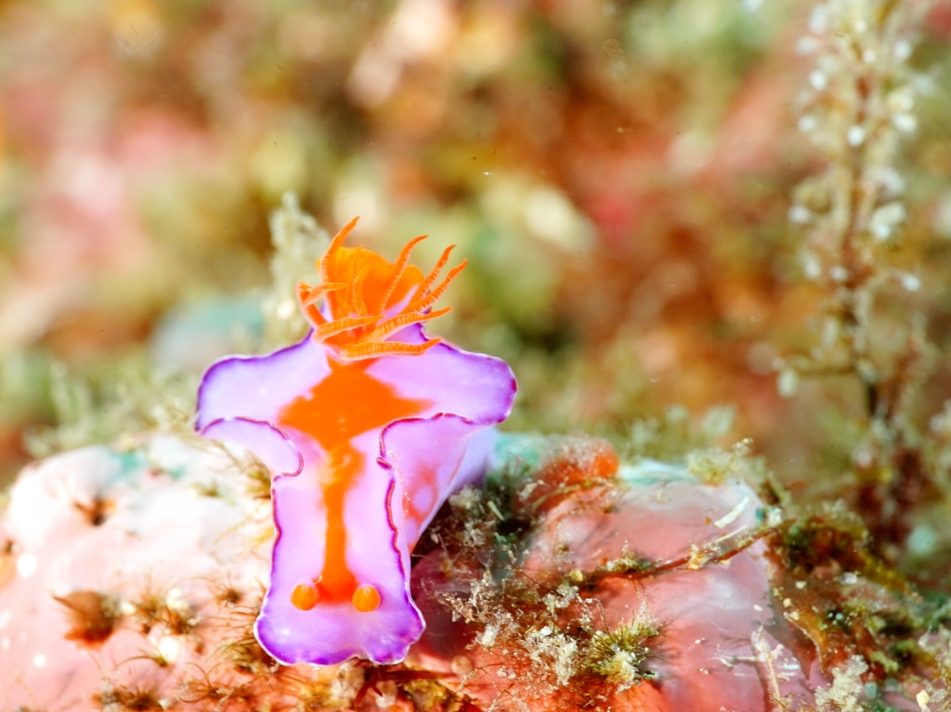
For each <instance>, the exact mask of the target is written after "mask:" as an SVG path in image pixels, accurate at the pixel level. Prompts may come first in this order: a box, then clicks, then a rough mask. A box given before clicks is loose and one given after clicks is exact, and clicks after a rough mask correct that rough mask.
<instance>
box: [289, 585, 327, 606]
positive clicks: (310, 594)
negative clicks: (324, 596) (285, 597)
mask: <svg viewBox="0 0 951 712" xmlns="http://www.w3.org/2000/svg"><path fill="white" fill-rule="evenodd" d="M319 600H320V593H318V591H317V587H316V586H315V585H314V584H313V582H311V581H308V580H306V579H303V580H302V581H301V582H300V583H298V584H297V585H296V586H294V590H293V591H291V603H292V604H293V605H294V608H297V609H298V610H301V611H309V610H310V609H311V608H313V607H314V606H316V605H317V601H319Z"/></svg>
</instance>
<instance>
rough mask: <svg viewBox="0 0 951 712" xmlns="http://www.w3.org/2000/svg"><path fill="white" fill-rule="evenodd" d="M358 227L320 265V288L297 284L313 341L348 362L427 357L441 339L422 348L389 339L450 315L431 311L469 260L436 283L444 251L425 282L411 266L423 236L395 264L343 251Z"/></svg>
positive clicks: (348, 227)
mask: <svg viewBox="0 0 951 712" xmlns="http://www.w3.org/2000/svg"><path fill="white" fill-rule="evenodd" d="M356 223H357V218H354V219H353V220H351V221H350V222H349V223H348V224H347V225H346V226H345V227H344V228H343V229H342V230H341V231H340V232H338V233H337V234H336V236H335V237H334V239H333V240H332V241H331V243H330V246H329V247H328V248H327V252H326V253H325V254H324V256H323V257H322V258H321V259H320V260H319V262H318V263H317V270H318V272H319V274H320V284H318V285H316V286H314V287H311V286H310V285H307V284H305V283H303V282H301V283H299V284H298V285H297V297H298V299H299V300H300V303H301V307H302V308H303V310H304V314H305V315H306V316H307V319H308V321H310V323H311V324H312V325H313V327H314V334H313V339H314V341H316V342H317V343H323V344H326V345H327V346H330V347H332V348H333V349H334V350H335V351H336V352H337V354H339V355H340V356H341V357H343V358H345V359H349V360H358V359H365V358H374V357H376V356H381V355H383V354H392V355H401V354H407V355H412V354H421V353H423V352H424V351H426V350H427V349H429V348H431V347H433V346H435V345H436V344H438V343H439V342H440V341H441V339H439V338H432V339H428V340H426V341H424V342H423V343H420V344H409V343H405V342H402V341H388V340H387V339H388V338H389V337H390V336H392V335H393V334H395V333H396V332H397V331H399V330H400V329H403V328H405V327H407V326H410V325H411V324H419V323H422V322H424V321H429V320H430V319H435V318H436V317H438V316H442V315H443V314H446V313H447V312H449V311H450V310H451V309H452V307H445V308H443V309H436V310H435V311H429V310H430V309H431V308H432V306H433V305H434V304H435V303H436V301H437V300H438V299H439V297H441V296H442V294H443V292H445V291H446V289H447V288H448V287H449V284H450V283H451V282H452V280H453V279H455V277H456V275H457V274H459V273H460V272H461V271H462V269H463V268H464V267H465V266H466V261H465V260H463V261H462V262H461V263H460V264H459V265H457V266H456V267H453V268H452V269H450V270H449V271H448V272H447V273H446V276H445V277H444V278H443V279H442V281H440V282H439V283H438V284H437V280H438V279H439V273H440V272H441V271H442V269H443V267H445V266H446V263H447V262H448V261H449V254H450V252H452V248H453V247H454V246H453V245H451V246H449V247H447V248H446V249H445V250H444V251H443V253H442V256H441V257H440V258H439V260H438V261H437V262H436V266H435V267H433V269H432V271H431V272H430V273H429V274H428V275H426V276H425V277H424V276H423V273H422V272H421V271H420V270H419V268H417V267H415V266H413V265H410V264H408V263H409V256H410V253H411V252H412V250H413V247H415V246H416V244H417V243H418V242H420V241H422V240H424V239H425V238H426V236H425V235H421V236H419V237H414V238H413V239H412V240H410V241H409V242H408V243H406V246H405V247H403V249H402V250H401V251H400V254H399V256H398V257H397V258H396V262H393V263H391V262H388V261H387V260H385V259H384V258H383V257H381V256H380V255H378V254H376V253H375V252H371V251H370V250H365V249H363V248H362V247H356V248H354V247H343V241H344V240H345V239H346V237H347V235H348V234H349V233H350V231H351V230H352V229H353V227H354V225H356ZM434 285H435V286H434ZM321 297H322V298H323V299H324V300H325V302H326V307H327V309H326V311H327V312H329V315H330V318H329V319H328V318H327V317H326V316H324V314H323V313H321V311H320V308H319V307H318V301H319V300H320V298H321Z"/></svg>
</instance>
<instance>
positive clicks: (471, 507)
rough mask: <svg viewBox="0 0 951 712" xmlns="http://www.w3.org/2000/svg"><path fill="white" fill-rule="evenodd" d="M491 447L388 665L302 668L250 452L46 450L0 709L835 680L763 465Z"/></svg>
mask: <svg viewBox="0 0 951 712" xmlns="http://www.w3.org/2000/svg"><path fill="white" fill-rule="evenodd" d="M495 458H496V461H497V462H496V466H495V468H494V470H493V472H492V473H490V476H489V478H488V479H487V481H486V483H485V485H484V486H482V487H480V488H478V489H475V488H466V489H463V490H461V491H460V492H459V493H457V494H456V495H454V496H453V497H452V498H451V499H450V504H449V505H447V506H446V507H444V508H443V509H442V510H441V511H440V513H439V514H438V515H437V517H436V518H435V519H434V521H433V523H432V524H431V525H430V527H429V528H428V529H427V530H426V531H425V532H423V536H422V537H421V539H420V544H419V545H418V547H417V555H418V556H417V557H416V560H415V563H414V566H413V570H412V591H413V595H414V598H415V600H416V604H417V605H418V607H419V609H420V611H421V612H422V614H423V616H424V618H425V620H426V624H427V629H426V631H425V632H424V634H423V637H422V639H421V640H420V641H419V642H418V643H416V644H415V645H414V646H413V647H412V648H411V649H410V653H409V657H408V658H407V660H406V661H405V662H404V663H401V664H397V665H383V666H378V665H373V664H371V663H369V662H367V661H363V660H350V661H348V662H346V663H344V664H342V665H336V666H314V665H305V664H299V665H294V666H285V665H281V664H279V663H277V662H276V661H275V660H273V659H272V658H271V657H270V656H268V655H267V653H266V652H265V651H264V650H263V649H262V648H261V647H260V645H259V644H258V643H257V641H256V640H255V638H254V636H253V621H254V619H255V617H256V616H257V613H258V610H259V608H260V602H261V597H262V595H263V591H264V588H265V586H266V583H267V576H268V571H269V558H268V555H269V552H270V547H271V543H272V537H273V527H272V523H271V512H270V503H269V502H268V500H267V473H265V472H262V471H261V469H260V468H261V466H260V463H258V462H256V461H255V460H253V459H251V458H250V457H249V456H247V455H245V454H243V451H240V450H236V449H235V450H231V449H225V448H224V447H219V446H217V445H215V444H214V443H207V442H202V441H197V442H188V443H185V442H183V441H181V440H177V439H174V438H170V437H155V438H152V439H151V440H146V441H142V442H140V443H139V444H138V445H137V446H136V447H135V448H133V449H131V450H128V451H124V452H119V451H116V450H113V449H109V448H105V447H92V448H86V449H82V450H78V451H74V452H70V453H66V454H64V455H61V456H58V457H54V458H51V459H49V460H47V461H45V462H41V463H38V464H36V465H33V466H31V467H29V468H27V469H26V470H25V471H24V472H23V473H22V474H21V476H20V478H19V479H18V481H17V482H16V484H15V485H14V487H13V488H12V490H11V491H10V496H9V502H8V505H7V506H6V508H5V511H4V513H3V514H2V516H0V542H2V543H3V549H2V550H3V552H4V553H3V555H2V558H0V709H3V710H15V709H21V708H22V709H29V710H57V711H59V710H63V711H69V710H88V709H104V710H130V709H136V710H149V709H155V710H158V709H176V710H226V709H233V710H246V709H266V708H268V709H297V710H323V709H357V710H362V709H378V708H380V707H386V708H391V709H401V710H413V709H417V710H445V711H446V712H449V711H450V710H462V709H467V710H472V711H475V710H484V709H489V708H492V709H500V710H508V709H512V710H516V709H532V710H555V709H580V708H582V707H585V708H591V709H608V708H610V709H613V710H631V711H635V710H636V711H637V712H642V711H644V710H649V711H650V712H667V711H668V710H671V711H678V712H679V711H680V710H686V709H689V710H693V711H695V712H706V711H707V710H709V711H710V712H719V710H721V709H727V710H735V711H736V712H766V711H767V710H772V709H775V701H776V700H782V702H783V704H785V705H786V707H785V709H788V710H800V709H812V708H813V707H812V705H814V704H815V703H816V699H817V695H816V694H815V693H816V690H817V689H818V690H820V694H824V690H825V689H827V688H829V686H830V679H829V677H828V676H827V675H826V674H824V673H823V671H822V669H821V667H820V660H821V655H819V654H818V653H817V650H816V646H815V644H814V642H813V641H812V640H811V639H810V638H809V637H807V636H806V635H803V633H802V632H801V631H800V630H799V629H797V627H795V626H794V625H792V621H791V619H790V614H795V610H794V609H793V608H791V607H790V605H791V604H790V601H789V599H788V598H785V597H784V596H777V595H776V585H777V584H776V581H777V580H778V579H779V578H781V577H782V574H783V572H782V571H779V570H777V567H778V566H780V565H781V561H782V559H781V557H777V556H773V555H771V554H770V546H771V545H772V544H771V540H770V538H769V532H771V531H772V530H773V528H774V527H775V518H776V514H777V510H776V509H775V508H773V507H771V506H767V505H765V504H764V503H763V501H762V500H761V499H760V497H759V496H758V495H757V493H756V492H755V491H754V489H753V488H751V487H750V486H749V485H748V484H745V483H743V482H740V481H738V480H730V479H727V480H724V481H723V482H722V483H720V484H705V483H703V482H701V481H699V480H698V479H697V478H696V477H694V476H693V475H691V474H690V473H689V472H688V471H687V470H686V468H683V467H679V466H678V467H674V466H669V465H665V464H661V463H657V462H652V461H643V462H641V463H640V464H638V465H636V466H632V465H625V464H619V463H618V459H617V456H616V455H615V454H614V453H613V451H612V450H611V449H610V448H609V447H607V446H606V445H604V444H603V443H599V442H597V441H592V440H583V439H575V440H564V439H562V440H558V439H544V438H539V437H532V436H504V437H503V439H502V441H501V442H500V443H499V445H498V446H497V448H496V453H495ZM793 588H795V587H793ZM853 667H854V666H853ZM857 669H858V671H859V672H858V673H855V680H857V682H854V681H853V682H854V684H853V687H854V686H855V685H858V687H856V690H858V692H856V694H858V695H863V694H864V693H863V692H862V690H864V689H865V688H864V687H862V684H861V683H862V680H861V676H860V673H861V668H857ZM825 672H826V673H827V672H828V671H827V670H826V671H825ZM843 679H844V678H843ZM843 684H844V683H843ZM823 699H825V698H823ZM858 699H860V700H861V699H862V697H859V698H858ZM890 703H891V704H892V705H893V706H894V707H895V708H896V709H918V706H917V705H915V704H914V703H912V702H910V700H909V699H908V698H900V699H899V698H896V699H895V700H890ZM822 709H824V708H822ZM830 709H836V708H834V707H830Z"/></svg>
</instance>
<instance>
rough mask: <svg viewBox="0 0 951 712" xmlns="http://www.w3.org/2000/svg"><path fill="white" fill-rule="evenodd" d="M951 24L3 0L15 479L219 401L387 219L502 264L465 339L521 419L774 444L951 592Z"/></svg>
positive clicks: (626, 437) (461, 321)
mask: <svg viewBox="0 0 951 712" xmlns="http://www.w3.org/2000/svg"><path fill="white" fill-rule="evenodd" d="M822 8H825V10H823V9H822ZM863 13H864V14H863ZM863 18H865V19H863ZM862 22H865V23H866V24H865V25H864V29H863V25H862V24H861V23H862ZM823 23H824V24H823ZM836 23H839V24H838V25H837V24H836ZM842 23H846V24H847V25H848V26H847V27H846V29H845V30H843V27H844V25H842ZM849 23H851V24H849ZM843 33H844V34H843ZM949 34H951V3H948V2H935V3H930V4H925V3H916V2H905V3H901V2H899V3H895V2H887V1H878V2H877V1H875V0H853V1H851V2H846V1H845V0H839V1H836V0H832V1H830V2H828V3H816V2H809V1H806V0H789V1H783V2H762V3H760V2H754V1H753V0H747V1H746V2H741V1H740V0H629V1H624V0H612V1H607V0H535V1H530V0H481V1H479V0H467V1H462V0H456V1H453V0H398V1H396V0H393V1H385V0H378V1H371V0H346V1H344V0H311V1H309V2H308V1H305V0H271V1H269V2H266V3H262V2H257V1H255V0H188V1H185V0H165V1H163V2H159V1H158V0H101V1H100V2H75V1H74V0H19V1H18V0H0V485H3V484H6V483H9V482H10V481H11V480H12V478H13V477H14V476H15V474H16V472H17V471H18V469H19V468H21V467H22V466H23V465H24V464H25V463H27V462H28V461H30V460H31V459H32V458H34V457H39V456H43V455H46V454H49V453H52V452H56V451H58V450H62V449H66V448H70V447H75V446H78V445H82V444H86V443H88V442H111V441H115V440H116V439H117V438H120V439H121V438H122V437H124V436H128V435H129V434H130V433H134V432H136V430H143V429H149V428H155V427H159V428H174V427H184V426H187V421H188V418H189V417H190V415H191V412H192V409H193V407H194V402H193V392H194V386H195V383H196V382H197V378H198V376H199V375H200V373H201V372H202V370H203V369H204V368H205V367H206V366H207V365H208V363H210V362H211V361H212V360H213V359H215V358H217V357H219V356H222V355H224V354H227V353H232V352H236V351H247V350H249V349H259V350H263V349H265V348H270V347H273V346H275V345H279V344H280V343H286V342H287V338H290V336H291V335H293V334H292V333H291V332H293V331H294V329H295V328H299V324H298V325H296V326H295V324H294V322H293V319H292V314H293V312H294V310H295V309H296V307H295V306H294V304H293V302H292V301H290V300H289V295H290V289H291V287H292V285H293V283H294V280H296V279H298V278H304V279H309V280H310V281H313V279H314V274H313V272H312V264H313V260H314V259H315V258H316V257H317V256H319V250H317V249H316V248H317V247H319V245H320V244H321V240H323V239H325V237H324V234H325V232H330V233H331V234H332V233H333V232H335V231H336V230H337V229H338V228H339V227H340V226H341V225H342V224H344V223H345V222H347V221H349V220H350V219H351V218H352V217H353V216H354V215H359V216H360V223H359V227H358V229H357V232H356V240H355V242H362V243H363V244H366V245H367V246H368V247H372V248H373V249H376V250H379V251H381V252H382V253H383V254H385V255H388V256H389V257H391V258H392V257H394V256H395V254H396V252H397V251H398V249H399V247H400V246H401V245H402V244H403V243H405V241H406V240H407V239H408V238H410V237H412V236H413V235H416V234H422V233H428V234H430V235H431V238H430V240H428V241H426V242H425V243H423V244H421V245H420V246H419V248H418V249H417V251H416V258H415V259H416V260H417V261H418V262H419V263H420V264H422V265H429V264H431V263H432V262H433V261H434V260H435V258H436V257H437V256H438V254H439V253H440V251H441V250H442V249H443V247H444V246H446V245H448V244H451V243H455V244H456V245H457V246H458V247H457V253H456V254H457V255H459V256H460V257H466V258H468V260H469V267H468V268H467V269H466V270H465V271H464V272H463V274H462V275H461V276H460V278H459V279H458V280H457V282H456V283H455V284H454V285H453V287H452V293H451V294H450V296H449V298H448V299H447V303H449V302H451V303H453V304H454V305H455V310H454V311H453V312H452V313H451V315H449V316H447V317H445V318H443V319H440V320H439V322H437V323H436V325H435V327H434V331H437V332H440V333H443V334H444V335H446V336H448V337H449V338H451V339H453V340H454V341H456V342H457V343H459V344H460V345H462V346H463V347H466V348H469V349H472V350H478V351H483V352H486V353H492V354H496V355H499V356H501V357H503V358H505V359H506V360H508V361H509V362H510V363H511V364H512V366H513V368H514V369H515V372H516V374H517V375H518V378H519V382H520V394H519V399H518V402H517V406H516V411H515V413H514V415H513V417H512V419H511V420H510V421H509V424H508V426H507V427H508V428H509V429H513V430H539V431H542V432H572V431H578V430H584V431H587V432H592V433H596V434H598V435H601V436H604V437H607V438H609V439H611V440H613V441H614V442H615V443H618V444H625V443H626V447H628V448H631V449H633V451H636V452H637V453H640V454H651V455H655V456H659V457H665V456H669V457H672V456H673V453H675V452H683V451H684V448H685V446H686V447H689V445H690V443H691V438H697V442H700V437H701V435H700V433H702V435H703V437H706V436H707V435H709V434H710V433H711V432H712V433H714V434H716V435H719V436H722V438H723V442H726V443H730V442H736V441H738V440H741V439H745V438H751V439H752V442H751V445H750V447H751V448H752V451H753V452H754V453H755V454H760V455H763V456H764V457H765V460H766V462H767V463H768V464H769V467H770V468H772V469H773V470H774V471H775V472H776V475H777V477H778V479H779V481H780V482H782V484H783V485H784V486H785V487H786V488H787V489H789V490H790V491H791V492H792V494H793V496H794V497H795V498H796V500H797V501H798V502H800V503H803V504H804V505H808V504H809V503H810V502H818V501H822V500H829V499H835V498H839V497H842V498H844V499H845V500H846V501H847V502H848V503H849V505H850V506H851V507H852V508H853V509H856V510H857V511H858V512H859V513H860V514H862V515H863V516H864V517H865V520H866V525H867V526H868V527H869V528H870V529H871V530H872V532H873V533H874V534H876V536H878V537H879V538H878V539H877V541H878V544H877V553H879V554H880V555H882V556H884V557H885V558H886V559H892V560H895V561H901V564H902V566H903V567H904V568H905V569H906V570H907V573H909V574H912V575H913V576H915V577H917V579H918V580H919V581H921V582H923V583H925V584H927V585H928V586H934V587H937V588H940V589H943V590H945V591H947V590H949V588H951V564H949V562H951V532H948V531H946V529H947V527H946V526H945V527H944V528H942V527H941V526H939V524H938V523H940V522H941V521H942V520H943V521H947V516H948V514H949V513H948V498H947V496H946V493H947V491H948V468H949V467H951V450H948V443H951V410H947V411H946V410H945V403H946V402H948V399H949V397H951V370H949V368H948V359H947V354H948V353H949V347H951V343H949V340H951V330H949V329H948V326H949V324H951V290H949V285H951V280H949V279H948V276H947V275H948V274H949V270H951V186H949V184H948V180H947V178H948V175H949V172H951V137H949V136H948V133H947V126H948V124H949V122H951V86H949V83H951V73H949V71H948V70H949V68H951V53H949V51H948V49H949V48H948V42H949ZM843 37H844V38H845V40H843ZM846 40H847V41H848V42H851V43H852V44H848V43H846V44H848V46H846V44H843V42H845V41H846ZM836 43H839V44H836ZM853 45H854V47H857V48H858V49H859V51H858V54H856V55H855V57H851V55H849V54H848V51H847V50H848V49H849V48H850V47H853ZM843 47H845V49H843ZM863 48H864V49H863ZM837 52H839V54H836V53H837ZM842 52H845V54H842ZM850 57H851V59H850ZM853 60H854V61H853ZM850 62H852V63H851V64H850ZM853 65H854V66H853ZM902 92H903V93H902ZM909 102H910V103H909ZM876 111H877V112H878V113H876ZM843 117H845V118H843ZM843 122H844V123H843ZM876 122H878V123H876ZM856 127H858V129H860V130H861V131H859V130H857V129H856ZM849 171H852V172H851V173H850V172H849ZM843 181H844V183H843ZM849 181H851V183H850V182H849ZM846 184H847V185H850V186H852V188H854V190H853V191H852V192H851V193H848V194H847V195H845V196H844V197H843V195H844V194H843V193H842V191H841V190H839V187H840V186H841V185H846ZM856 190H857V191H859V193H858V194H856V193H855V191H856ZM863 191H864V192H863ZM856 195H858V197H856ZM293 196H297V197H296V198H295V197H293ZM853 198H854V200H853ZM850 200H851V201H852V202H849V201H850ZM863 200H864V201H865V202H864V203H863V202H862V201H863ZM843 201H844V202H843ZM281 206H283V207H281ZM298 206H299V207H298ZM889 206H891V207H889ZM278 208H281V210H280V211H279V212H277V213H274V211H275V210H276V209H278ZM886 208H887V209H886ZM302 211H303V212H302ZM308 215H313V216H314V219H310V218H308V217H307V216H308ZM843 216H844V217H843ZM843 219H844V220H845V222H844V223H843V225H844V227H843V226H842V225H840V224H839V223H841V222H842V220H843ZM863 220H864V222H863ZM269 221H270V225H269ZM837 221H839V222H837ZM837 226H838V227H837ZM840 228H841V229H840ZM837 230H838V232H836V231H837ZM850 231H851V232H850ZM851 238H854V244H853V247H855V250H853V253H854V254H853V253H850V254H851V259H852V260H853V261H852V262H849V261H848V260H849V259H850V257H849V254H846V253H845V252H844V249H845V248H844V247H843V245H844V244H845V243H846V242H848V240H849V239H851ZM843 241H845V242H843ZM863 246H864V247H863ZM863 250H864V251H863ZM272 261H273V264H272ZM839 267H841V268H842V269H844V270H846V271H845V272H841V273H840V272H837V271H836V269H837V268H839ZM863 270H865V271H864V272H863ZM840 277H841V278H840ZM893 277H894V279H893ZM863 280H864V281H863ZM262 304H263V305H264V315H262V311H261V309H260V308H259V307H260V306H261V305H262ZM850 309H851V311H850ZM267 314H270V315H271V318H270V319H267V318H265V315H267ZM275 324H277V325H281V324H283V325H285V326H287V330H288V333H286V334H285V333H271V332H272V331H275ZM837 329H838V330H837ZM278 331H279V329H278ZM863 349H864V350H863ZM665 443H676V447H673V446H671V447H668V446H667V445H666V444H665ZM909 458H917V459H916V460H915V461H914V462H911V460H910V459H909ZM909 463H911V464H909ZM906 491H907V492H912V495H913V496H912V495H908V496H907V497H906V499H908V500H909V501H907V502H906V501H898V500H896V497H898V498H899V500H900V499H901V497H904V496H905V495H904V494H902V493H904V492H906ZM896 502H897V503H896ZM896 511H897V514H896V513H895V512H896Z"/></svg>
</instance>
